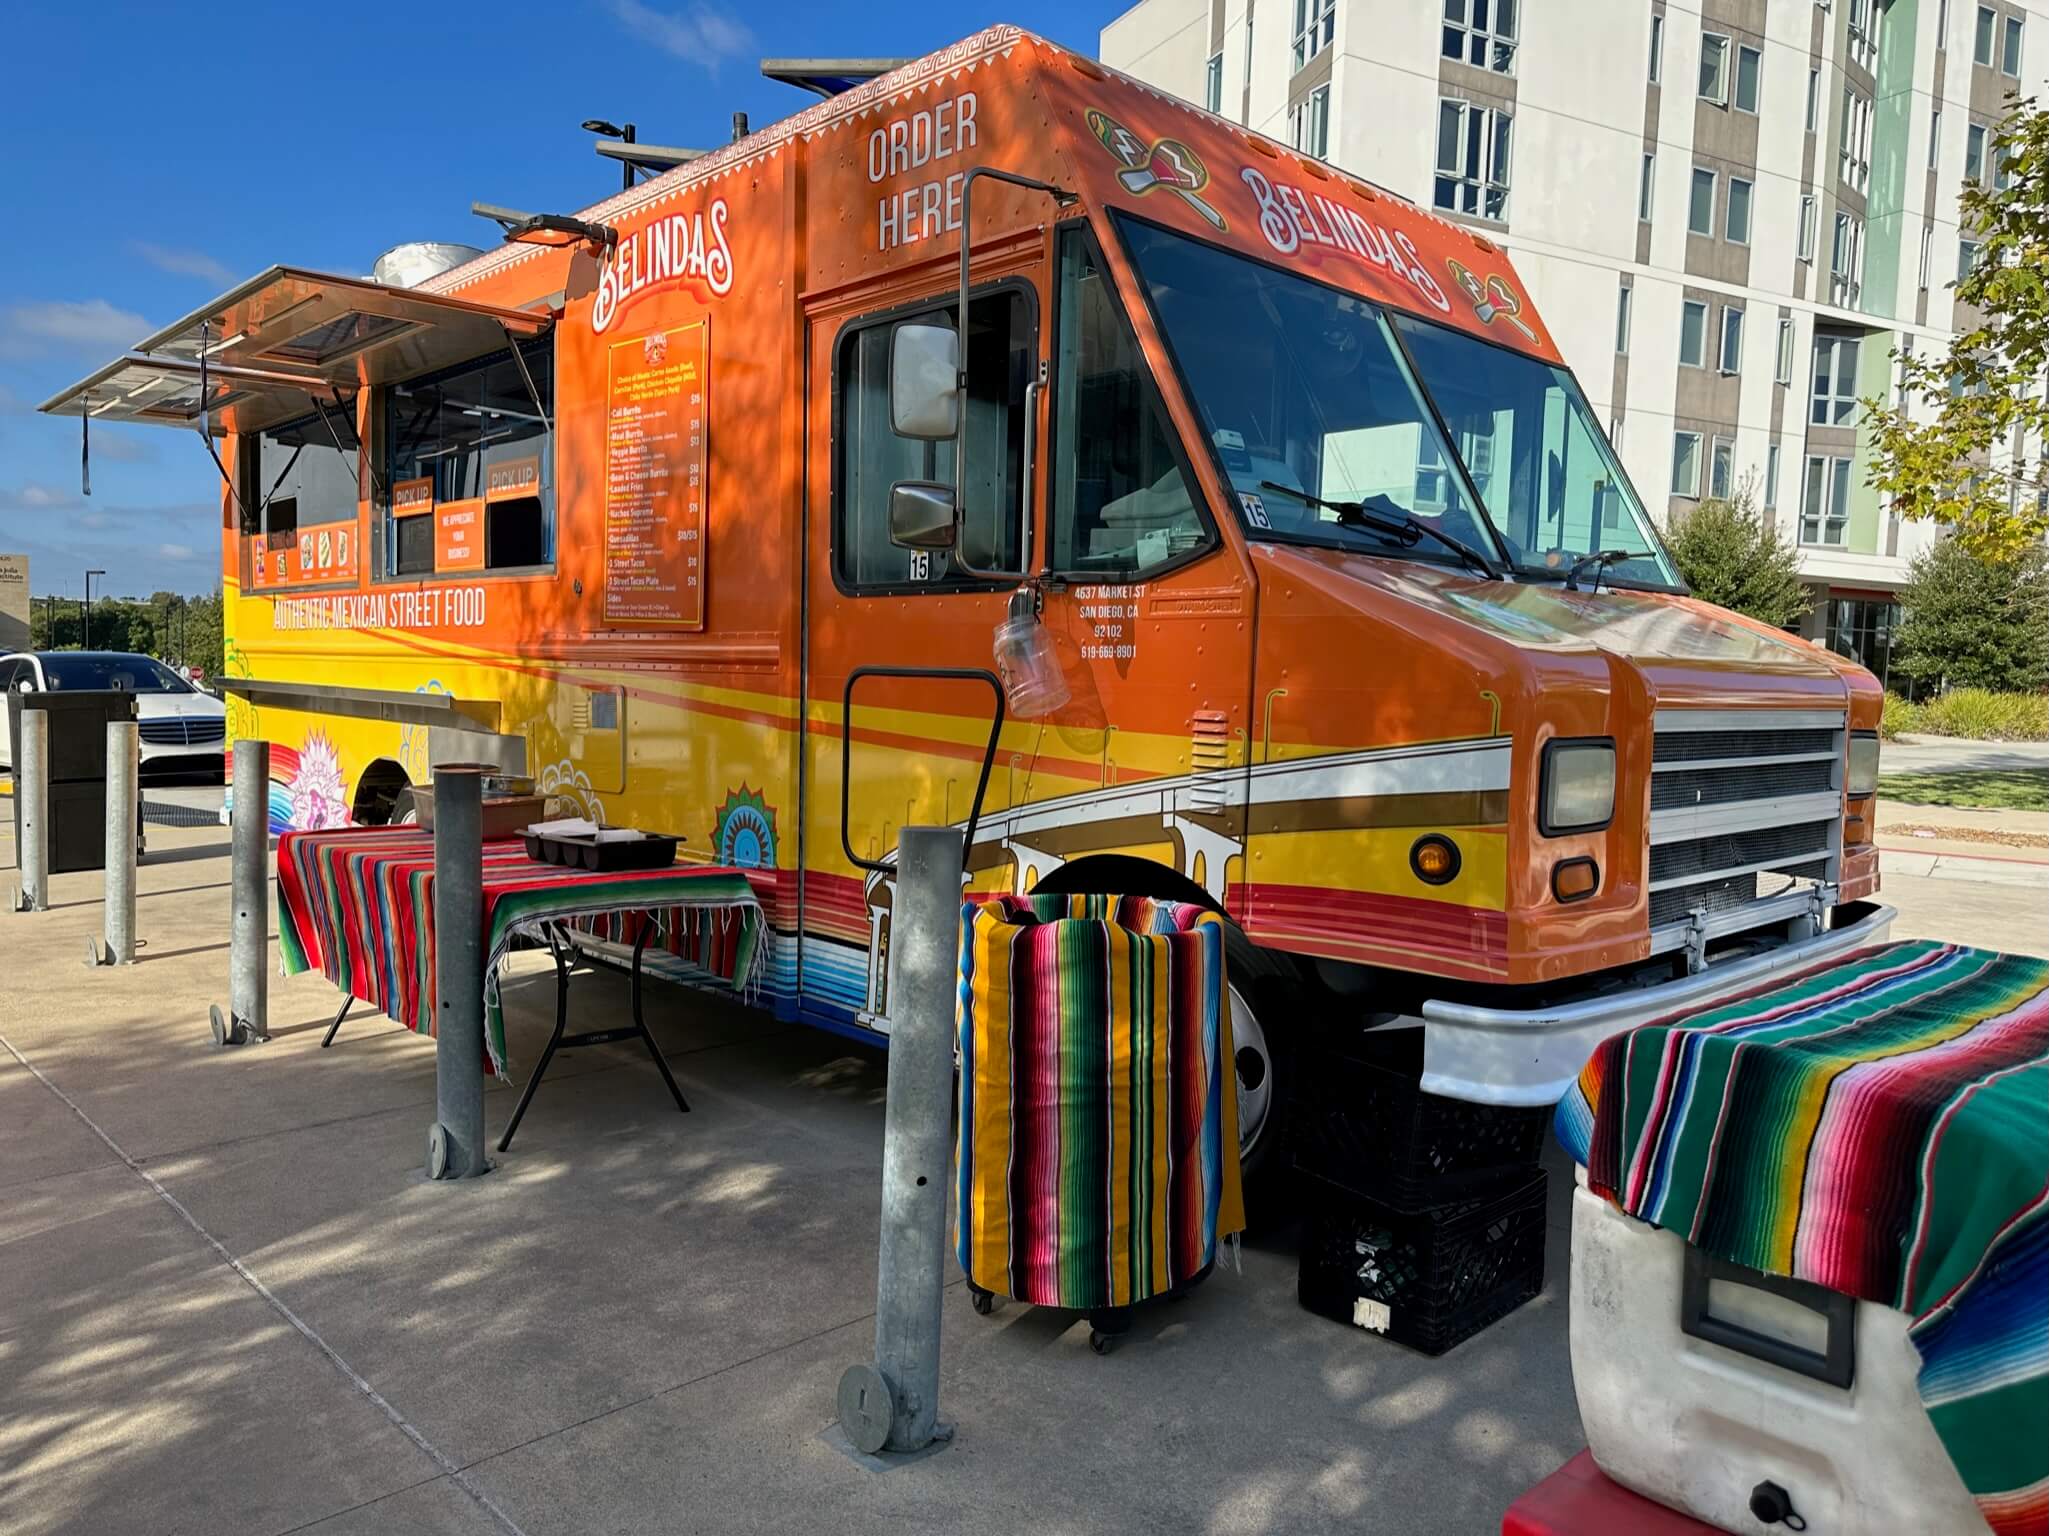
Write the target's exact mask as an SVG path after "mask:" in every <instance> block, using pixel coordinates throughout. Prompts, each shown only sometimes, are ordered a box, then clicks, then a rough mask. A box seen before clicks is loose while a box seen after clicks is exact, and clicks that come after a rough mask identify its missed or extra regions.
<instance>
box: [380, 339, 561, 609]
mask: <svg viewBox="0 0 2049 1536" xmlns="http://www.w3.org/2000/svg"><path fill="white" fill-rule="evenodd" d="M522 363H524V368H522V366H521V364H522ZM554 389H555V348H554V340H553V337H552V336H549V337H542V338H540V339H538V340H535V341H531V342H527V343H525V344H523V345H522V346H521V348H520V351H519V356H518V357H517V358H515V356H514V355H513V353H512V351H511V350H510V349H509V348H508V349H506V350H504V351H501V352H496V353H493V354H491V355H489V356H487V357H483V358H480V359H478V360H476V361H475V362H471V363H466V364H464V365H462V366H461V367H457V368H451V369H448V370H446V371H444V372H442V373H439V374H435V375H432V376H430V377H427V378H422V379H414V380H411V381H408V382H406V383H403V384H396V385H393V386H392V387H391V389H390V390H389V391H388V393H387V395H386V401H387V404H386V413H385V443H386V467H387V473H388V475H389V486H390V502H389V517H388V520H387V522H386V529H387V533H386V537H385V541H384V544H385V547H384V569H385V573H386V574H388V575H392V576H420V575H426V574H429V573H435V572H464V571H490V570H501V571H502V570H525V569H532V568H534V567H537V566H546V565H549V564H551V563H552V562H553V560H554V558H555V440H554V433H553V432H552V431H551V430H550V425H549V424H550V421H551V420H552V418H553V416H554Z"/></svg>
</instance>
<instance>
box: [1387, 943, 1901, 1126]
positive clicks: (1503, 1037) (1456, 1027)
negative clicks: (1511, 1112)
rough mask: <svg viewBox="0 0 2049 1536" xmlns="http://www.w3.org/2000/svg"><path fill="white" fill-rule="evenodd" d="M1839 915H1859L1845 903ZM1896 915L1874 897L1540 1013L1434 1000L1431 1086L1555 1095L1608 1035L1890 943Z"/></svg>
mask: <svg viewBox="0 0 2049 1536" xmlns="http://www.w3.org/2000/svg"><path fill="white" fill-rule="evenodd" d="M1836 915H1837V917H1838V918H1841V917H1844V916H1849V915H1852V914H1851V913H1850V912H1849V910H1848V909H1845V908H1840V907H1839V908H1837V909H1836ZM1893 915H1894V914H1893V909H1892V908H1891V907H1887V906H1878V905H1873V906H1872V907H1871V908H1870V909H1869V910H1868V911H1865V912H1863V913H1862V914H1858V915H1855V919H1854V921H1851V922H1849V923H1846V924H1845V925H1844V926H1842V927H1840V928H1832V929H1830V930H1829V931H1828V932H1827V933H1821V934H1816V935H1815V936H1814V937H1813V938H1811V939H1800V940H1797V941H1795V942H1792V943H1789V944H1784V945H1781V946H1780V947H1779V948H1777V949H1772V950H1767V951H1765V952H1764V953H1762V954H1756V955H1745V956H1744V957H1743V958H1741V959H1738V960H1730V961H1728V962H1726V963H1724V964H1722V965H1716V966H1710V967H1709V968H1708V969H1707V970H1705V971H1702V972H1700V973H1699V974H1698V975H1693V976H1685V977H1681V978H1680V979H1678V980H1676V981H1668V982H1665V983H1663V984H1662V985H1659V986H1655V987H1644V988H1640V989H1638V990H1636V991H1629V992H1617V993H1613V994H1610V995H1607V996H1603V997H1594V998H1589V999H1587V1000H1586V1001H1585V1002H1579V1003H1561V1004H1558V1005H1556V1006H1553V1007H1549V1008H1542V1009H1538V1010H1536V1011H1534V1012H1528V1013H1518V1012H1514V1011H1512V1010H1509V1009H1504V1008H1481V1007H1476V1006H1474V1005H1472V1004H1470V1003H1448V1002H1437V1001H1432V1002H1427V1003H1425V1004H1424V1005H1423V1010H1422V1013H1423V1082H1422V1086H1423V1089H1424V1091H1425V1092H1426V1093H1435V1094H1440V1095H1442V1096H1443V1097H1445V1098H1448V1099H1464V1100H1467V1101H1468V1102H1470V1103H1475V1104H1527V1105H1535V1104H1555V1103H1557V1102H1558V1100H1559V1099H1561V1098H1563V1097H1564V1096H1565V1091H1566V1089H1568V1088H1570V1087H1571V1086H1572V1081H1573V1079H1574V1078H1576V1077H1578V1076H1579V1070H1580V1068H1581V1067H1583V1066H1585V1065H1586V1061H1587V1058H1588V1057H1589V1056H1591V1055H1593V1053H1594V1047H1595V1046H1597V1045H1599V1044H1600V1043H1601V1042H1602V1041H1603V1040H1605V1039H1607V1038H1608V1036H1610V1035H1613V1034H1619V1033H1620V1032H1621V1031H1623V1030H1625V1029H1630V1028H1633V1027H1634V1026H1636V1025H1638V1024H1647V1023H1649V1022H1650V1021H1651V1020H1652V1019H1657V1018H1663V1017H1665V1016H1666V1015H1668V1014H1672V1013H1677V1012H1680V1011H1681V1010H1688V1011H1697V1010H1701V1009H1706V1008H1710V1007H1712V1006H1714V1004H1716V1003H1717V1002H1719V1001H1721V1000H1722V999H1724V998H1726V997H1728V996H1730V995H1731V994H1732V993H1735V992H1738V991H1742V990H1744V989H1746V988H1749V987H1753V986H1755V985H1756V984H1757V983H1759V982H1762V981H1767V980H1770V979H1771V978H1773V977H1777V976H1782V975H1784V974H1785V973H1787V972H1788V971H1793V970H1799V969H1803V968H1805V967H1807V966H1810V965H1813V964H1816V963H1817V962H1820V961H1823V960H1832V959H1834V958H1836V957H1837V956H1839V955H1843V954H1847V953H1848V952H1849V951H1851V950H1854V949H1862V948H1863V947H1865V946H1866V945H1869V944H1882V943H1884V942H1885V940H1886V938H1887V936H1888V935H1889V934H1890V933H1891V931H1892V920H1893Z"/></svg>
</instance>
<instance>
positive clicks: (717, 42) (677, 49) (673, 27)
mask: <svg viewBox="0 0 2049 1536" xmlns="http://www.w3.org/2000/svg"><path fill="white" fill-rule="evenodd" d="M610 3H611V7H612V14H613V15H614V16H616V17H618V18H619V24H620V25H621V26H623V27H624V28H626V30H627V31H629V32H631V33H633V34H634V36H636V37H638V38H640V39H642V40H643V41H644V42H647V43H651V44H653V45H654V46H655V47H657V48H659V49H661V50H662V52H664V53H668V54H673V55H675V57H677V58H679V59H682V60H684V61H685V62H686V63H690V64H697V65H700V66H702V67H703V68H705V69H707V70H714V71H715V70H716V69H717V68H718V66H719V61H720V60H722V59H725V58H729V57H731V56H733V55H736V54H741V53H744V52H746V51H747V50H748V49H749V48H751V47H752V46H753V45H754V37H753V34H752V33H750V32H749V31H748V30H747V28H746V27H744V26H742V25H741V24H740V23H739V22H738V21H737V20H735V19H734V18H733V17H732V16H731V15H729V14H727V13H726V12H725V11H722V10H720V9H719V8H718V7H717V6H713V5H693V6H691V7H690V8H689V9H688V10H687V11H683V12H681V13H679V14H677V15H673V16H671V15H668V14H665V13H664V12H661V11H658V10H655V9H654V8H653V7H652V6H648V5H643V4H642V3H641V0H610Z"/></svg>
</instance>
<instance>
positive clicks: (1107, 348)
mask: <svg viewBox="0 0 2049 1536" xmlns="http://www.w3.org/2000/svg"><path fill="white" fill-rule="evenodd" d="M1056 315H1057V322H1056V323H1057V325H1058V328H1059V346H1058V348H1057V349H1056V351H1057V355H1058V357H1059V359H1060V377H1059V382H1058V384H1057V386H1056V388H1055V391H1054V395H1053V459H1052V463H1053V484H1052V513H1051V547H1050V550H1049V552H1048V556H1047V564H1048V566H1049V568H1050V569H1052V570H1054V571H1058V572H1062V573H1065V574H1071V575H1083V574H1087V575H1090V576H1094V577H1102V576H1124V575H1132V574H1135V573H1137V572H1140V571H1147V570H1151V569H1154V568H1156V567H1158V566H1161V565H1164V564H1166V563H1167V562H1168V561H1170V560H1174V559H1177V558H1179V557H1180V556H1183V555H1186V554H1188V553H1190V552H1191V551H1193V550H1197V549H1200V548H1201V547H1202V546H1203V545H1204V544H1206V543H1208V542H1209V539H1210V530H1209V524H1208V521H1207V520H1206V519H1205V518H1204V516H1203V514H1202V511H1201V500H1200V498H1199V496H1198V495H1197V492H1196V488H1195V478H1194V476H1193V475H1191V474H1190V473H1189V469H1188V460H1187V456H1186V455H1185V454H1184V453H1183V452H1182V451H1181V444H1180V440H1179V439H1178V438H1177V437H1176V436H1175V434H1174V429H1173V426H1172V424H1171V423H1170V422H1169V421H1168V419H1167V412H1166V407H1165V406H1164V405H1163V404H1162V403H1161V401H1160V392H1159V387H1158V386H1157V385H1156V384H1154V382H1153V379H1152V374H1151V372H1150V370H1149V369H1148V368H1147V367H1146V362H1145V355H1144V354H1143V353H1142V352H1141V351H1140V350H1139V347H1138V339H1137V338H1136V337H1135V336H1133V335H1132V332H1131V326H1130V324H1129V322H1128V321H1127V320H1126V319H1125V317H1124V311H1123V308H1122V306H1121V305H1119V303H1118V301H1117V290H1116V287H1115V285H1114V284H1113V282H1112V280H1111V277H1110V273H1109V270H1108V268H1107V267H1105V266H1104V264H1103V258H1102V253H1101V252H1100V251H1099V250H1097V248H1096V243H1095V240H1094V239H1093V238H1092V237H1091V236H1090V235H1089V233H1088V231H1087V230H1086V229H1085V228H1083V227H1081V226H1079V225H1075V226H1071V227H1069V228H1068V229H1067V230H1065V231H1064V232H1062V234H1061V237H1060V298H1059V306H1058V309H1057V311H1056Z"/></svg>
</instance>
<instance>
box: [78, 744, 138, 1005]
mask: <svg viewBox="0 0 2049 1536" xmlns="http://www.w3.org/2000/svg"><path fill="white" fill-rule="evenodd" d="M141 752H142V747H141V737H140V733H139V731H138V729H137V727H136V724H135V722H134V721H133V720H109V721H108V722H107V856H106V899H105V904H106V917H105V920H104V921H103V922H102V924H101V927H102V929H103V931H104V935H105V938H106V943H105V944H104V945H98V944H94V943H93V941H92V940H90V939H88V940H86V947H87V949H88V950H89V951H90V954H89V956H88V963H89V964H92V965H133V964H134V963H135V820H136V805H137V793H138V789H137V784H136V778H137V774H138V772H139V766H140V763H141Z"/></svg>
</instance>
